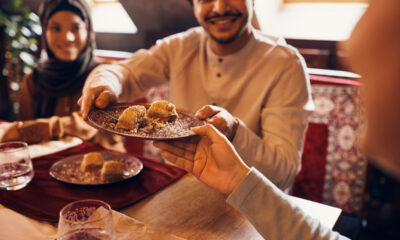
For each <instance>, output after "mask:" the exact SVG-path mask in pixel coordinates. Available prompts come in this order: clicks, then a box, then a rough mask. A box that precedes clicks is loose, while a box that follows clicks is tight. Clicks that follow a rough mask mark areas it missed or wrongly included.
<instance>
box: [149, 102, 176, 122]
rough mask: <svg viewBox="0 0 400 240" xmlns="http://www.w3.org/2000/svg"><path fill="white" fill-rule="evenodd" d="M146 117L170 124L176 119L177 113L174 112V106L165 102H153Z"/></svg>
mask: <svg viewBox="0 0 400 240" xmlns="http://www.w3.org/2000/svg"><path fill="white" fill-rule="evenodd" d="M147 116H148V117H149V118H157V119H159V120H161V121H165V122H167V121H169V122H171V121H175V120H176V119H178V113H177V112H176V108H175V105H174V104H172V103H170V102H168V101H166V100H159V101H154V102H153V103H152V104H151V105H150V108H149V110H148V112H147Z"/></svg>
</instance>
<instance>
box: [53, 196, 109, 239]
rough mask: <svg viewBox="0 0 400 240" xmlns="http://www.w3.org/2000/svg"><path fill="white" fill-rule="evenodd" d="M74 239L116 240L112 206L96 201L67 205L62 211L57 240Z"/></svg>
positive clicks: (88, 200) (89, 200)
mask: <svg viewBox="0 0 400 240" xmlns="http://www.w3.org/2000/svg"><path fill="white" fill-rule="evenodd" d="M74 239H85V240H114V239H115V237H114V225H113V220H112V211H111V207H110V205H108V204H107V203H105V202H103V201H100V200H94V199H87V200H81V201H76V202H72V203H70V204H68V205H66V206H65V207H64V208H63V209H62V210H61V211H60V217H59V222H58V229H57V240H74Z"/></svg>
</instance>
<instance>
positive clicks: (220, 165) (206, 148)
mask: <svg viewBox="0 0 400 240" xmlns="http://www.w3.org/2000/svg"><path fill="white" fill-rule="evenodd" d="M192 130H193V131H194V132H195V133H197V134H198V135H200V136H201V138H200V141H199V142H198V143H197V144H196V141H195V140H190V141H186V142H183V141H168V142H154V146H156V147H158V148H160V149H161V150H162V152H161V154H162V156H163V157H164V158H165V159H166V160H168V161H170V162H172V163H175V164H176V165H177V166H179V167H181V168H183V169H185V170H186V171H188V172H190V173H192V174H193V175H194V176H195V177H197V178H198V179H199V180H200V181H202V182H204V183H205V184H207V185H208V186H210V187H212V188H214V189H216V190H217V191H219V192H221V193H223V194H227V195H229V194H231V193H232V191H233V190H234V189H235V188H236V187H237V186H238V184H239V183H240V182H241V181H242V180H243V179H244V178H245V177H246V175H247V174H248V172H249V168H248V167H247V166H246V164H245V163H244V162H243V161H242V159H241V158H240V156H239V154H238V153H237V152H236V151H235V149H234V148H233V146H232V144H231V143H230V142H229V141H228V139H226V137H225V136H224V135H222V134H221V133H220V132H219V131H218V130H217V129H215V128H214V127H213V126H212V125H209V124H207V125H204V126H201V127H196V128H192Z"/></svg>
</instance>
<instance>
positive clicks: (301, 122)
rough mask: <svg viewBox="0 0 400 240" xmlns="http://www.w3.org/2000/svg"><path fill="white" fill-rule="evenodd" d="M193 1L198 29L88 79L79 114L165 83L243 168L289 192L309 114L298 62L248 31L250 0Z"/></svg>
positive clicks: (288, 50)
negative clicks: (217, 135) (244, 164)
mask: <svg viewBox="0 0 400 240" xmlns="http://www.w3.org/2000/svg"><path fill="white" fill-rule="evenodd" d="M192 4H193V12H194V14H195V16H196V18H197V20H198V22H199V23H200V25H201V27H197V28H193V29H189V30H188V31H186V32H183V33H179V34H176V35H173V36H170V37H167V38H165V39H162V40H159V41H158V42H157V43H156V45H155V46H154V47H152V48H151V49H150V50H140V51H138V52H136V53H135V54H134V55H133V56H132V57H131V58H130V59H128V60H127V61H126V62H124V63H121V64H119V65H108V66H101V67H98V68H96V69H95V70H94V71H93V72H92V73H91V74H90V76H89V77H88V79H87V81H86V84H85V87H84V89H83V94H82V98H81V100H80V101H79V103H80V105H81V111H82V114H83V117H84V118H87V114H88V112H89V110H90V108H91V107H92V105H93V104H94V105H95V106H97V107H99V108H104V107H105V106H107V105H108V104H109V103H110V102H114V101H116V100H117V99H118V100H119V101H132V100H134V99H135V98H136V97H138V96H140V95H141V94H142V93H143V92H144V91H145V90H147V89H149V88H151V87H153V86H157V85H159V84H161V83H165V82H167V81H169V84H170V98H171V99H170V100H171V101H172V102H173V103H174V104H175V105H177V107H179V108H183V109H187V110H190V111H193V112H195V111H197V110H198V111H197V113H196V116H197V117H198V118H200V119H206V120H207V121H208V122H209V123H211V124H212V125H214V126H215V127H216V128H217V129H218V130H219V131H221V132H222V133H223V134H224V135H225V136H226V137H227V138H228V139H229V140H230V141H231V142H232V144H233V145H234V146H235V148H236V149H237V151H238V152H239V154H240V155H241V156H242V157H243V158H244V159H246V161H247V164H249V165H250V166H255V167H257V168H258V169H260V170H261V172H262V173H263V174H265V175H266V176H267V177H268V178H269V179H271V181H272V182H274V183H275V184H277V186H279V187H280V188H282V189H284V188H287V187H288V186H290V184H291V183H292V181H293V179H294V177H295V175H296V173H297V172H298V170H299V165H300V164H299V158H300V153H301V148H302V142H303V136H304V130H305V128H306V125H307V116H308V111H309V110H312V109H313V104H312V101H311V94H310V84H309V81H308V78H307V75H306V73H305V63H304V60H303V58H302V57H301V56H300V55H299V53H298V52H297V51H296V50H295V49H294V48H292V47H290V46H288V45H286V44H285V43H284V41H283V40H282V39H276V38H272V37H268V36H266V35H264V34H262V33H260V32H258V31H256V30H255V29H253V28H252V27H251V20H252V17H253V16H252V13H253V8H254V1H253V0H209V1H204V0H194V1H193V2H192ZM199 109H200V110H199ZM234 116H235V117H234ZM239 119H240V120H239Z"/></svg>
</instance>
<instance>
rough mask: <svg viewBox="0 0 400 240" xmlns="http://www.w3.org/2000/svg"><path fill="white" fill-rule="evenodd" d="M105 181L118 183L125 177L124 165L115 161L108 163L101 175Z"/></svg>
mask: <svg viewBox="0 0 400 240" xmlns="http://www.w3.org/2000/svg"><path fill="white" fill-rule="evenodd" d="M100 176H101V179H102V180H103V181H108V182H110V181H117V180H121V179H122V178H123V176H124V170H123V166H122V163H121V162H119V161H115V160H110V161H106V162H104V164H103V168H102V169H101V173H100Z"/></svg>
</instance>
